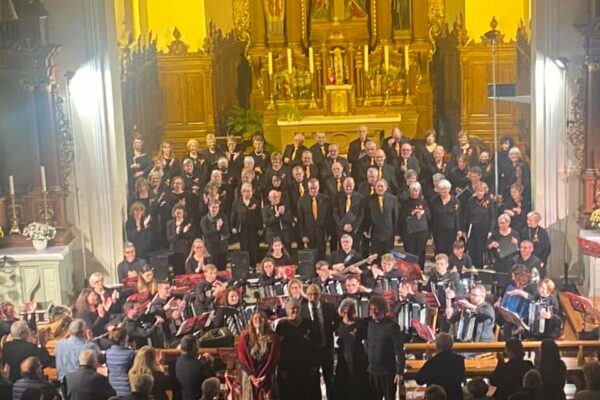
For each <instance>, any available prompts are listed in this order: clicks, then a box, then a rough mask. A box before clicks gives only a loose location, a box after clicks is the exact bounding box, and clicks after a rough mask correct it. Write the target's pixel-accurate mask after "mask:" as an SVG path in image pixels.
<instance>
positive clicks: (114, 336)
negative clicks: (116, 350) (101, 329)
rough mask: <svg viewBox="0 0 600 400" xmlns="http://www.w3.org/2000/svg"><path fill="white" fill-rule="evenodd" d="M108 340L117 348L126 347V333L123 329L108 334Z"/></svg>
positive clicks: (115, 329)
mask: <svg viewBox="0 0 600 400" xmlns="http://www.w3.org/2000/svg"><path fill="white" fill-rule="evenodd" d="M108 340H110V341H111V342H112V343H113V344H115V345H117V346H122V347H124V346H126V345H127V340H128V338H127V331H126V330H125V328H120V327H119V328H114V329H113V330H111V331H110V332H109V333H108Z"/></svg>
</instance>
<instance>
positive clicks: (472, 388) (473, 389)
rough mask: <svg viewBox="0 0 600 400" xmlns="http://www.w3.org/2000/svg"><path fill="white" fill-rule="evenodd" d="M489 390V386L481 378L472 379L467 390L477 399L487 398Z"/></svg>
mask: <svg viewBox="0 0 600 400" xmlns="http://www.w3.org/2000/svg"><path fill="white" fill-rule="evenodd" d="M488 388H489V386H488V384H487V383H485V381H484V380H483V379H481V378H475V379H471V380H470V381H469V383H467V390H468V391H469V393H471V395H472V396H473V397H474V398H476V399H479V398H485V396H486V395H487V392H488Z"/></svg>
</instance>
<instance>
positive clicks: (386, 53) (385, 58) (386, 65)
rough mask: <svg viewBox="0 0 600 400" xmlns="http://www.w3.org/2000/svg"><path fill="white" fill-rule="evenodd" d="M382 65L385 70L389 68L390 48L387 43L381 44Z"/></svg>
mask: <svg viewBox="0 0 600 400" xmlns="http://www.w3.org/2000/svg"><path fill="white" fill-rule="evenodd" d="M383 67H384V68H385V70H386V71H387V70H388V69H390V48H389V47H388V46H387V45H385V46H383Z"/></svg>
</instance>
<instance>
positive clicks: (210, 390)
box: [202, 376, 221, 399]
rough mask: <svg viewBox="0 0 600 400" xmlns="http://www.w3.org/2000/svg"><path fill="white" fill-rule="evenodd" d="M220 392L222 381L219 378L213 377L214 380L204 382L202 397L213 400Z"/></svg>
mask: <svg viewBox="0 0 600 400" xmlns="http://www.w3.org/2000/svg"><path fill="white" fill-rule="evenodd" d="M220 391H221V381H220V380H219V378H215V377H214V376H213V377H212V378H208V379H206V380H205V381H204V382H202V395H203V396H202V397H206V398H207V399H212V398H214V397H216V396H217V395H218V394H219V392H220Z"/></svg>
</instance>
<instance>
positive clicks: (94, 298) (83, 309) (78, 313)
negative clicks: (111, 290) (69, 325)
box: [75, 288, 112, 337]
mask: <svg viewBox="0 0 600 400" xmlns="http://www.w3.org/2000/svg"><path fill="white" fill-rule="evenodd" d="M105 303H109V304H110V305H112V303H111V300H110V298H109V300H107V301H106V302H105ZM110 305H108V306H105V304H103V303H101V302H100V296H99V295H98V293H96V292H94V290H93V289H90V288H85V289H83V290H82V291H81V293H79V297H78V298H77V301H75V318H78V319H82V320H84V321H85V323H86V324H87V326H88V328H89V329H90V330H91V331H92V335H93V336H94V337H96V336H100V335H102V334H103V333H104V332H105V329H104V327H105V326H106V324H107V323H108V319H109V314H108V313H107V312H106V308H110ZM105 307H106V308H105Z"/></svg>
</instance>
